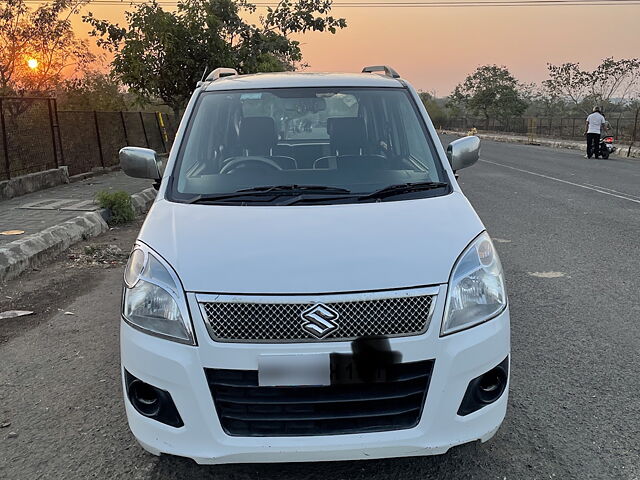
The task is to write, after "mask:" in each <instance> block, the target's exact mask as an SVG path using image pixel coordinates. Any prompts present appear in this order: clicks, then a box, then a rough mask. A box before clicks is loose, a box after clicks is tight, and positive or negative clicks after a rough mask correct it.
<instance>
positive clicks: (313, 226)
mask: <svg viewBox="0 0 640 480" xmlns="http://www.w3.org/2000/svg"><path fill="white" fill-rule="evenodd" d="M483 230H484V226H483V225H482V222H481V221H480V219H479V218H478V216H477V215H476V213H475V211H474V210H473V208H472V207H471V205H470V204H469V202H468V201H467V199H466V198H465V197H464V196H463V195H462V194H461V193H458V192H454V193H451V194H449V195H446V196H441V197H431V198H424V199H418V200H406V201H392V202H377V203H360V204H347V205H323V206H319V205H317V206H273V207H271V206H260V207H257V206H223V205H187V204H181V203H173V202H169V201H166V200H164V199H163V200H158V201H157V202H155V203H154V205H153V207H152V208H151V210H150V212H149V214H148V216H147V220H146V221H145V223H144V226H143V227H142V230H141V232H140V237H139V238H140V240H141V241H142V242H144V243H146V244H147V245H148V246H150V247H151V248H152V249H154V250H155V251H156V252H158V253H159V254H160V255H161V256H162V257H163V258H164V259H165V260H167V261H168V262H169V263H170V264H171V265H172V266H173V268H174V269H175V270H176V272H177V274H178V276H179V277H180V279H181V281H182V284H183V286H184V288H185V290H186V291H190V292H210V293H264V294H272V293H273V294H291V293H307V294H313V293H334V292H352V291H368V290H379V289H394V288H404V287H413V286H422V285H435V284H441V283H446V282H447V281H448V280H449V275H450V273H451V268H452V267H453V264H454V262H455V261H456V259H457V258H458V256H459V255H460V253H461V252H462V251H463V250H464V248H465V247H466V246H467V245H468V244H469V242H470V241H471V240H473V238H475V237H476V236H477V235H478V234H480V233H481V232H482V231H483Z"/></svg>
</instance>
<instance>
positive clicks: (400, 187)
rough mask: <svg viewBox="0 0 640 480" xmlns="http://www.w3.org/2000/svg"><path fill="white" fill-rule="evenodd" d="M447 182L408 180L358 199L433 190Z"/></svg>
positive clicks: (446, 184) (445, 184)
mask: <svg viewBox="0 0 640 480" xmlns="http://www.w3.org/2000/svg"><path fill="white" fill-rule="evenodd" d="M448 186H449V184H448V183H445V182H409V183H399V184H397V185H389V186H387V187H384V188H381V189H380V190H376V191H375V192H371V193H367V194H366V195H361V196H360V197H358V200H368V199H372V198H385V197H391V196H393V195H400V194H403V193H411V192H420V191H423V190H433V189H436V188H444V187H448Z"/></svg>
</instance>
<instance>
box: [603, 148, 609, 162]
mask: <svg viewBox="0 0 640 480" xmlns="http://www.w3.org/2000/svg"><path fill="white" fill-rule="evenodd" d="M602 158H603V159H604V160H606V159H608V158H609V151H608V150H605V151H604V152H602Z"/></svg>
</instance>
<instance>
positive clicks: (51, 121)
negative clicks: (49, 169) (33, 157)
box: [47, 98, 60, 168]
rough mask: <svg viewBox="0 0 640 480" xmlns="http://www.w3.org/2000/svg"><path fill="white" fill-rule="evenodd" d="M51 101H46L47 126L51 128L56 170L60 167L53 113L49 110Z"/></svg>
mask: <svg viewBox="0 0 640 480" xmlns="http://www.w3.org/2000/svg"><path fill="white" fill-rule="evenodd" d="M52 103H53V102H52V99H50V98H49V99H47V107H48V110H49V126H50V127H51V144H52V146H53V160H54V162H55V163H56V168H58V167H59V166H60V165H59V164H58V149H57V148H56V131H55V126H54V124H53V111H52V108H51V104H52Z"/></svg>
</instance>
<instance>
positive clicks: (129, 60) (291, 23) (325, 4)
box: [84, 0, 346, 113]
mask: <svg viewBox="0 0 640 480" xmlns="http://www.w3.org/2000/svg"><path fill="white" fill-rule="evenodd" d="M331 6H332V0H297V1H295V2H294V1H291V0H282V1H280V3H279V4H278V5H277V6H276V7H275V8H272V7H269V8H268V9H267V13H266V15H263V16H261V17H260V24H259V25H253V24H250V23H247V22H246V21H245V20H244V19H243V18H242V15H243V14H247V13H248V14H251V13H254V12H255V10H256V7H255V6H254V5H252V4H250V3H248V2H247V1H246V0H178V3H177V7H176V10H175V11H171V12H169V11H165V10H164V9H163V8H162V6H161V5H159V4H158V3H157V2H156V1H155V0H153V1H152V2H149V3H144V4H138V5H137V6H136V7H135V9H134V10H132V11H130V12H127V14H126V22H127V25H126V27H121V26H119V25H117V24H114V23H111V22H109V21H107V20H99V19H97V18H95V17H94V16H93V15H92V14H91V13H90V14H89V15H87V16H85V17H84V20H85V21H86V22H88V23H89V24H90V25H91V26H92V27H93V30H92V32H91V34H92V35H94V36H96V37H98V38H99V40H98V43H99V45H101V46H102V47H104V48H106V49H108V50H110V51H112V52H113V53H114V59H113V62H112V71H113V73H114V75H115V76H116V77H117V78H118V79H119V80H120V81H121V82H122V83H123V84H125V85H126V86H128V87H129V89H130V91H132V92H133V93H135V94H137V95H139V96H140V97H141V98H142V99H145V100H149V99H152V98H159V99H161V100H162V101H163V102H164V103H165V104H167V105H168V106H170V107H171V108H172V109H173V110H174V112H176V113H177V112H178V111H179V110H180V109H182V108H184V106H185V105H186V102H187V101H188V99H189V97H190V95H191V92H192V91H193V88H194V86H195V84H196V82H197V81H198V80H200V78H201V76H202V74H203V72H204V71H206V70H211V69H213V68H215V67H223V66H224V67H233V68H236V69H237V70H238V71H239V72H240V73H255V72H267V71H284V70H292V69H293V68H294V66H295V64H296V63H298V62H300V61H301V60H302V52H301V49H300V44H299V42H297V41H295V40H292V39H291V38H290V37H289V35H291V34H294V33H304V32H307V31H319V32H324V31H328V32H330V33H335V32H336V31H337V29H339V28H344V27H345V26H346V22H345V20H344V19H341V18H335V17H332V16H331V15H330V14H329V13H330V11H331Z"/></svg>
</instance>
